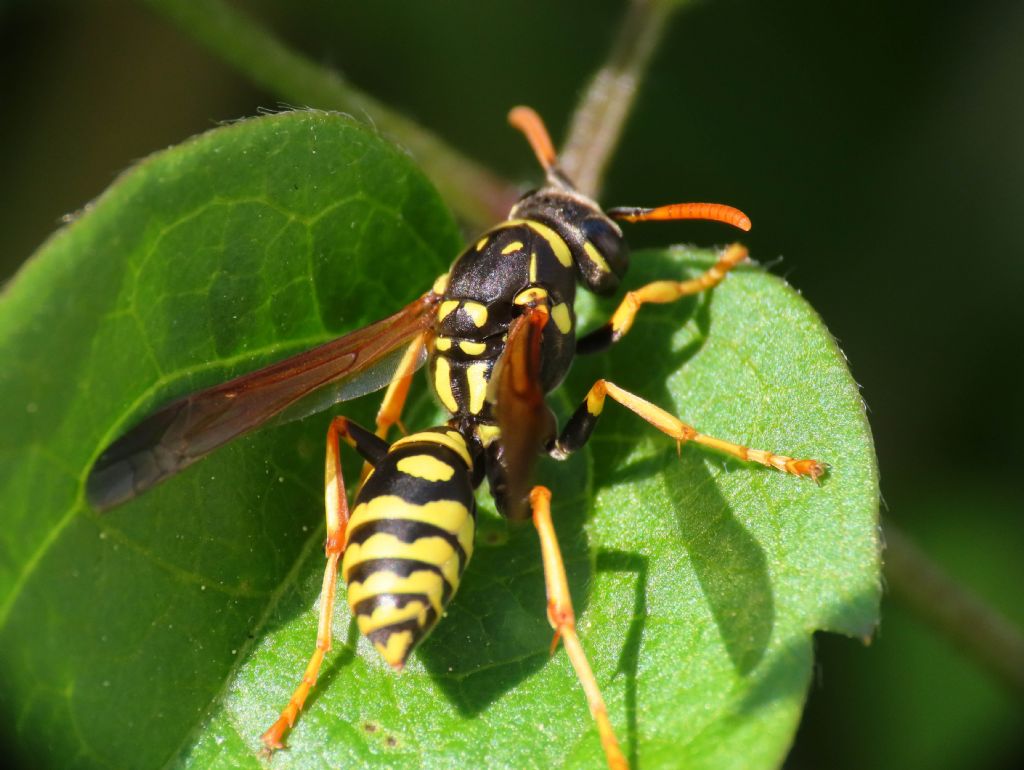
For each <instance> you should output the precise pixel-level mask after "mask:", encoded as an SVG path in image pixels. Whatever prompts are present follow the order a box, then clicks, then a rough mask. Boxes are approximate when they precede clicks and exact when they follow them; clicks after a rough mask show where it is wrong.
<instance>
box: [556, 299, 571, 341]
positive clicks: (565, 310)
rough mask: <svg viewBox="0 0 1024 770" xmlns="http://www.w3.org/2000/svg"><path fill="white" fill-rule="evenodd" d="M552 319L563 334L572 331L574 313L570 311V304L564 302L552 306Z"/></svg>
mask: <svg viewBox="0 0 1024 770" xmlns="http://www.w3.org/2000/svg"><path fill="white" fill-rule="evenodd" d="M551 320H552V321H554V322H555V326H557V327H558V331H560V332H561V333H562V334H568V333H569V332H571V331H572V315H571V314H570V313H569V306H568V305H567V304H565V303H564V302H560V303H558V304H557V305H555V306H554V307H553V308H551Z"/></svg>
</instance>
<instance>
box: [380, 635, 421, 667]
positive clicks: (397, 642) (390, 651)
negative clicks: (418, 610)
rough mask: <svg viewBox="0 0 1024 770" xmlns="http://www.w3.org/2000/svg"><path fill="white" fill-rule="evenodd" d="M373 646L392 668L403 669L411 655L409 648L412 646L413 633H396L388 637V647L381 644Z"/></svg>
mask: <svg viewBox="0 0 1024 770" xmlns="http://www.w3.org/2000/svg"><path fill="white" fill-rule="evenodd" d="M373 646H374V647H376V648H377V652H379V653H380V654H381V655H382V656H383V657H384V660H385V661H386V662H387V664H388V665H389V666H391V668H401V667H402V666H403V665H404V664H405V659H406V657H407V656H408V655H409V647H411V646H412V631H396V632H395V633H393V634H390V635H389V636H388V643H387V646H386V647H385V646H384V645H383V644H381V643H380V642H376V643H375V644H374V645H373Z"/></svg>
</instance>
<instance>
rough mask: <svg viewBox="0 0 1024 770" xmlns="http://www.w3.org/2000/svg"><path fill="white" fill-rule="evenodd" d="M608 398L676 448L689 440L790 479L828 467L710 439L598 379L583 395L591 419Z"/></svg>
mask: <svg viewBox="0 0 1024 770" xmlns="http://www.w3.org/2000/svg"><path fill="white" fill-rule="evenodd" d="M606 395H607V396H611V397H612V398H613V399H614V400H615V401H618V402H619V403H620V404H622V405H623V406H624V407H626V408H627V409H629V410H630V411H632V412H633V413H635V414H637V415H639V416H640V417H642V418H643V419H645V420H647V422H649V423H650V424H651V425H653V426H654V427H655V428H657V429H658V430H660V431H661V432H662V433H664V434H666V435H667V436H671V437H672V438H674V439H675V440H676V442H677V444H678V445H679V446H682V444H683V442H684V441H693V442H694V443H696V444H703V445H704V446H707V447H711V448H712V449H716V450H718V451H719V452H724V453H725V454H728V455H732V456H733V457H738V458H739V459H740V460H748V461H750V462H755V463H761V465H767V466H768V467H770V468H776V469H778V470H780V471H783V472H784V473H792V474H793V475H794V476H809V477H810V478H811V479H813V480H814V481H817V480H818V479H819V478H820V477H821V476H822V475H823V474H824V473H825V471H826V470H827V469H828V466H827V465H825V464H824V463H821V462H818V461H817V460H797V459H794V458H792V457H787V456H786V455H778V454H774V453H773V452H768V451H765V450H764V449H751V448H749V447H745V446H742V445H740V444H733V443H732V442H731V441H724V440H722V439H720V438H714V437H713V436H705V435H704V434H703V433H699V432H697V430H696V429H695V428H693V427H692V426H690V425H687V424H686V423H685V422H683V421H682V420H679V419H677V418H676V417H673V416H672V415H671V414H669V413H668V412H666V411H665V410H664V409H661V408H660V407H657V406H655V405H654V404H652V403H650V402H649V401H645V400H644V399H642V398H640V397H639V396H635V395H633V394H632V393H630V392H629V391H628V390H623V389H622V388H620V387H619V386H618V385H616V384H615V383H613V382H608V381H607V380H598V381H597V382H595V383H594V386H593V387H592V388H591V389H590V392H589V393H587V400H586V406H585V408H586V410H587V412H588V413H589V415H591V416H592V417H593V418H596V417H597V415H599V414H600V413H601V410H602V409H603V407H604V398H605V396H606Z"/></svg>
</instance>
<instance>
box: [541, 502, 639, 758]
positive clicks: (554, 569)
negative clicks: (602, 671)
mask: <svg viewBox="0 0 1024 770" xmlns="http://www.w3.org/2000/svg"><path fill="white" fill-rule="evenodd" d="M530 507H531V508H532V511H533V525H534V527H536V529H537V535H538V536H539V538H540V551H541V557H542V558H543V561H544V585H545V587H546V589H547V595H548V621H549V622H550V623H551V627H552V628H554V629H555V638H554V639H553V640H552V642H551V652H552V653H554V651H555V648H556V647H557V645H558V640H559V639H561V640H562V644H563V645H564V646H565V652H566V654H567V655H568V656H569V661H570V662H571V663H572V667H573V668H574V669H575V670H576V677H577V678H578V679H579V680H580V684H581V685H582V686H583V692H584V693H585V694H586V696H587V705H588V706H589V707H590V713H591V715H592V716H593V717H594V721H595V722H597V730H598V733H599V734H600V736H601V747H602V748H603V749H604V753H605V757H606V758H607V760H608V767H610V768H612V770H629V764H628V763H627V762H626V758H625V757H624V756H623V754H622V750H621V749H620V748H619V742H618V741H617V740H616V738H615V733H614V731H613V730H612V724H611V722H610V721H609V719H608V709H607V707H606V706H605V705H604V698H602V697H601V690H600V689H599V688H598V686H597V680H596V679H595V678H594V672H593V671H592V670H591V668H590V664H589V663H588V662H587V655H586V653H585V652H584V651H583V645H582V644H580V639H579V637H578V636H577V635H576V614H575V613H574V612H573V609H572V597H571V596H570V595H569V582H568V580H567V579H566V577H565V564H564V563H563V562H562V551H561V549H560V548H559V547H558V538H557V537H556V536H555V527H554V525H553V524H552V523H551V491H550V490H549V489H548V488H547V487H541V486H537V487H534V488H533V490H531V492H530Z"/></svg>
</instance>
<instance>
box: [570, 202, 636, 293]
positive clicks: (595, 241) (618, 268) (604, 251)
mask: <svg viewBox="0 0 1024 770" xmlns="http://www.w3.org/2000/svg"><path fill="white" fill-rule="evenodd" d="M582 230H583V237H584V238H585V239H586V241H585V244H584V253H585V255H586V264H584V265H581V266H580V267H581V272H582V273H583V277H584V280H585V283H586V284H587V285H588V286H589V287H590V288H591V289H593V290H594V291H598V292H599V293H604V292H607V291H614V290H615V288H616V287H617V286H618V284H619V279H620V278H621V277H622V276H623V275H624V274H625V272H626V269H627V268H628V267H629V248H628V247H627V246H626V242H625V241H624V240H622V233H621V232H620V231H619V228H618V227H616V226H615V224H614V223H613V222H610V221H608V220H607V219H596V218H593V219H586V220H584V222H583V227H582ZM609 270H610V271H611V275H609V274H608V273H609Z"/></svg>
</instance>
